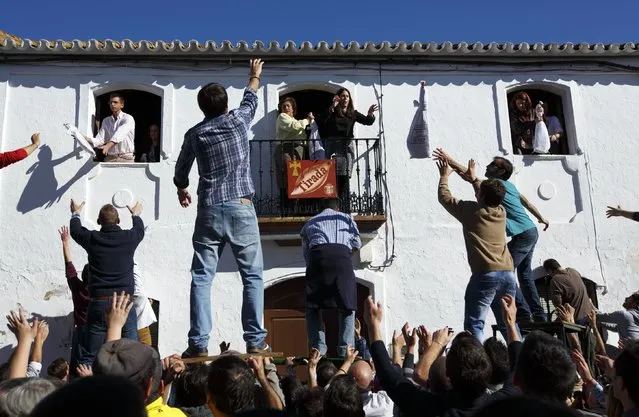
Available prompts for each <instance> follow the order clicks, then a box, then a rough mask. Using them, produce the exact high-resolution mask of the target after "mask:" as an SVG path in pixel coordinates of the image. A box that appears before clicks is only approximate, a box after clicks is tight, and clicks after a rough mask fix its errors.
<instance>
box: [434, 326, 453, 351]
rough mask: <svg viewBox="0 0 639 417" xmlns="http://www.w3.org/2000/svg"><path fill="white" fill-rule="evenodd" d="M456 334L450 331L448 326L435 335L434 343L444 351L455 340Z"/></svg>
mask: <svg viewBox="0 0 639 417" xmlns="http://www.w3.org/2000/svg"><path fill="white" fill-rule="evenodd" d="M454 334H455V333H454V332H451V331H450V330H449V329H448V326H446V327H444V328H443V329H439V330H437V331H436V332H435V333H434V334H433V343H435V344H437V345H439V346H440V347H441V348H442V349H443V348H445V347H446V346H447V345H448V343H449V342H450V341H451V339H452V338H453V335H454Z"/></svg>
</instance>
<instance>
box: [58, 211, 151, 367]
mask: <svg viewBox="0 0 639 417" xmlns="http://www.w3.org/2000/svg"><path fill="white" fill-rule="evenodd" d="M82 207H84V202H82V203H80V204H76V203H75V202H74V201H73V200H71V223H70V226H69V231H70V232H71V237H72V238H73V240H74V241H75V242H76V243H77V244H78V245H80V246H82V247H83V248H84V249H85V250H86V251H87V255H88V261H89V280H88V281H89V297H90V301H89V308H88V311H87V323H86V327H85V331H86V335H85V346H81V348H80V359H79V363H81V364H86V365H89V366H90V365H91V364H92V363H93V360H94V359H95V356H96V355H97V353H98V351H99V350H100V347H101V346H102V345H103V344H104V342H105V340H106V332H107V312H108V308H109V305H111V297H113V295H114V294H116V293H118V294H120V293H123V294H127V295H129V296H130V298H131V299H133V293H134V287H135V284H134V278H133V257H134V255H135V250H136V249H137V247H138V245H139V244H140V242H141V241H142V239H143V238H144V222H142V219H141V218H140V212H141V211H142V205H141V204H140V203H139V202H138V203H136V204H135V206H133V207H129V206H127V208H128V209H129V211H130V212H131V216H132V220H133V227H132V228H131V229H130V230H122V228H120V226H119V224H120V216H119V215H118V211H117V209H116V208H115V207H113V206H112V205H111V204H105V205H104V206H102V208H101V209H100V213H99V214H98V224H99V225H100V227H101V228H100V230H88V229H86V228H85V227H83V226H82V221H81V220H80V211H81V210H82ZM122 337H124V338H127V339H133V340H137V339H138V333H137V323H136V315H135V311H133V309H132V311H131V312H130V313H129V316H128V318H127V321H126V324H125V325H124V328H123V329H122Z"/></svg>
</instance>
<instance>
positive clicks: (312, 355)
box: [308, 348, 322, 369]
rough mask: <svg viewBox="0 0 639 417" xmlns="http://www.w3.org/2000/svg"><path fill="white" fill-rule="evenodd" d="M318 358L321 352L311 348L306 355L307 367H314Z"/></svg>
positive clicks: (320, 357) (320, 356)
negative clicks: (307, 355)
mask: <svg viewBox="0 0 639 417" xmlns="http://www.w3.org/2000/svg"><path fill="white" fill-rule="evenodd" d="M320 359H322V354H321V353H320V351H319V350H317V349H315V348H312V349H311V353H310V355H309V357H308V367H309V368H311V369H316V368H317V364H318V363H319V361H320Z"/></svg>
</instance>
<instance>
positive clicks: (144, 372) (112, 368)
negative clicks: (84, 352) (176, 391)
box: [93, 339, 164, 405]
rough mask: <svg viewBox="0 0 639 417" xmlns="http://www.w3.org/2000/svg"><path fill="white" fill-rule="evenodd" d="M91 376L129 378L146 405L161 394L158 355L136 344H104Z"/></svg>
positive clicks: (132, 342) (162, 386) (129, 342)
mask: <svg viewBox="0 0 639 417" xmlns="http://www.w3.org/2000/svg"><path fill="white" fill-rule="evenodd" d="M93 374H94V375H117V376H123V377H125V378H128V379H129V380H130V381H131V382H133V383H134V384H135V385H136V386H137V387H138V388H139V389H140V391H141V392H142V395H143V397H144V401H145V404H146V405H148V404H151V403H153V402H154V401H156V400H157V399H158V398H160V397H161V396H162V393H163V392H164V383H163V382H162V360H161V359H160V355H159V354H158V352H157V351H156V350H155V349H153V348H152V347H150V346H147V345H144V344H142V343H140V342H137V341H135V340H130V339H119V340H115V341H112V342H106V343H105V344H103V345H102V347H101V348H100V351H99V352H98V355H97V356H96V358H95V361H94V362H93Z"/></svg>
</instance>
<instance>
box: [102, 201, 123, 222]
mask: <svg viewBox="0 0 639 417" xmlns="http://www.w3.org/2000/svg"><path fill="white" fill-rule="evenodd" d="M98 224H99V225H100V226H103V227H104V226H112V225H116V224H120V215H119V214H118V210H117V209H116V208H115V207H113V205H112V204H105V205H103V206H102V207H101V208H100V212H99V213H98Z"/></svg>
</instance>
